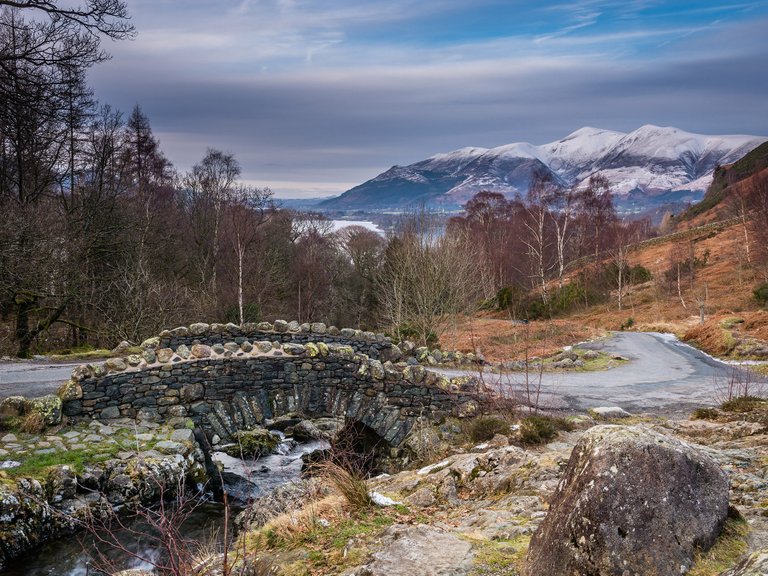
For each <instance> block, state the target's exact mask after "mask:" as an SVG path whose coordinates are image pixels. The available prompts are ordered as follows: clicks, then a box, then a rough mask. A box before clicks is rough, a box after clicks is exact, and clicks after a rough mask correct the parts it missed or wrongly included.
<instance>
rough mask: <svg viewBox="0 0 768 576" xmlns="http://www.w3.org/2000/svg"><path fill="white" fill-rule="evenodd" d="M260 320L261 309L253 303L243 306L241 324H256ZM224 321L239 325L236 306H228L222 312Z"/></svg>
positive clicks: (238, 312)
mask: <svg viewBox="0 0 768 576" xmlns="http://www.w3.org/2000/svg"><path fill="white" fill-rule="evenodd" d="M260 319H261V309H260V308H259V305H258V304H256V303H255V302H249V303H247V304H244V305H243V322H258V321H259V320H260ZM224 320H226V321H227V322H232V323H234V324H239V323H240V309H239V308H238V307H237V306H230V307H229V308H227V309H226V311H225V312H224Z"/></svg>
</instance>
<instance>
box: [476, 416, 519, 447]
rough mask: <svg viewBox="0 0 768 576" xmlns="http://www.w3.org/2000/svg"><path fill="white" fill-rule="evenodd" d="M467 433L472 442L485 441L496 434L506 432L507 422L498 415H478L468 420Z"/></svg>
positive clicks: (507, 431)
mask: <svg viewBox="0 0 768 576" xmlns="http://www.w3.org/2000/svg"><path fill="white" fill-rule="evenodd" d="M468 433H469V438H470V439H471V440H472V441H473V442H487V441H488V440H490V439H491V438H493V437H494V436H495V435H496V434H508V433H509V424H508V423H507V422H506V421H505V420H504V419H503V418H499V417H498V416H480V417H478V418H475V419H474V420H472V422H470V424H469V430H468Z"/></svg>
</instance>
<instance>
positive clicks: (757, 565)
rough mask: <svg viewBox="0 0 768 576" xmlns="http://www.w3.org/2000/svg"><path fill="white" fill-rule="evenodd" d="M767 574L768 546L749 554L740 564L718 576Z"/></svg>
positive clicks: (760, 575) (761, 575)
mask: <svg viewBox="0 0 768 576" xmlns="http://www.w3.org/2000/svg"><path fill="white" fill-rule="evenodd" d="M766 574H768V548H766V549H764V550H760V551H759V552H755V553H754V554H751V555H750V556H749V557H748V558H747V559H745V560H744V561H743V562H742V563H741V564H739V565H738V566H736V567H735V568H732V569H731V570H728V571H727V572H723V573H722V574H721V575H720V576H765V575H766Z"/></svg>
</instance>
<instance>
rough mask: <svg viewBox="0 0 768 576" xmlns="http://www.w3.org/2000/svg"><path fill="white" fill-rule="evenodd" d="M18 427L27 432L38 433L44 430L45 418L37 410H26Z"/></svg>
mask: <svg viewBox="0 0 768 576" xmlns="http://www.w3.org/2000/svg"><path fill="white" fill-rule="evenodd" d="M19 429H20V430H21V431H22V432H25V433H27V434H40V433H41V432H42V431H43V430H45V418H44V417H43V415H42V414H40V413H39V412H27V413H26V414H25V415H24V416H22V417H21V423H20V424H19Z"/></svg>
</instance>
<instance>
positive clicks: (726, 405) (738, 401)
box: [720, 396, 766, 412]
mask: <svg viewBox="0 0 768 576" xmlns="http://www.w3.org/2000/svg"><path fill="white" fill-rule="evenodd" d="M765 403H766V400H765V399H764V398H760V397H758V396H739V397H738V398H732V399H731V400H726V401H725V402H723V403H722V404H721V405H720V409H721V410H725V411H726V412H751V411H752V410H754V409H755V408H759V407H760V406H763V405H765Z"/></svg>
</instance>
